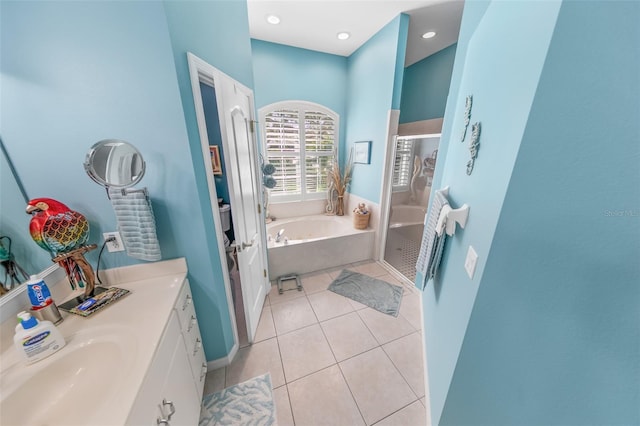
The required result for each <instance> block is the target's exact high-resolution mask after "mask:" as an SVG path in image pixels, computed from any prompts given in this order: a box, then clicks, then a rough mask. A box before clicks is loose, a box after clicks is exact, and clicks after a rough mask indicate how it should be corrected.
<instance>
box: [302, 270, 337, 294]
mask: <svg viewBox="0 0 640 426" xmlns="http://www.w3.org/2000/svg"><path fill="white" fill-rule="evenodd" d="M300 279H301V280H302V288H304V291H305V292H306V293H307V295H309V294H313V293H317V292H319V291H324V290H326V289H327V287H329V284H331V282H332V281H333V278H331V275H329V274H328V273H326V272H319V273H314V274H309V275H303V276H302V277H301V278H300Z"/></svg>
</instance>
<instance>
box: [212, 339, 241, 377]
mask: <svg viewBox="0 0 640 426" xmlns="http://www.w3.org/2000/svg"><path fill="white" fill-rule="evenodd" d="M238 346H239V345H238V342H236V343H235V344H234V345H233V347H232V348H231V350H230V351H229V353H228V354H227V356H223V357H222V358H218V359H214V360H213V361H209V362H207V372H209V371H213V370H217V369H218V368H222V367H226V366H227V365H229V364H231V361H233V358H235V357H236V354H237V353H238Z"/></svg>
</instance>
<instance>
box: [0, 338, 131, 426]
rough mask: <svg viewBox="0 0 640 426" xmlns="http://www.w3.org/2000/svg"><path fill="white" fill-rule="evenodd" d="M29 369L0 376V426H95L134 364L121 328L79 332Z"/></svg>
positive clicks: (14, 369) (24, 367) (17, 366)
mask: <svg viewBox="0 0 640 426" xmlns="http://www.w3.org/2000/svg"><path fill="white" fill-rule="evenodd" d="M66 340H67V345H66V346H65V347H64V348H62V349H61V350H59V351H58V352H56V353H55V354H53V355H51V356H49V357H48V358H46V359H44V360H41V361H39V362H37V363H35V364H32V365H24V364H20V363H18V364H15V365H13V366H12V367H10V368H9V369H7V371H5V372H3V374H2V400H1V402H0V423H1V424H2V425H34V426H35V425H87V424H91V425H94V424H95V425H97V424H100V415H99V414H100V411H101V410H104V409H108V405H109V403H110V402H111V399H112V398H113V397H114V395H117V391H118V386H119V385H120V384H121V383H122V381H123V379H124V378H126V376H127V374H128V372H129V371H130V368H131V367H132V365H131V364H132V361H131V360H132V359H134V358H135V356H134V355H135V350H136V346H135V339H134V337H133V336H132V335H131V334H130V333H129V332H128V331H127V330H126V329H124V328H122V327H102V328H93V329H88V330H83V331H81V332H79V333H76V334H73V335H71V336H68V337H66Z"/></svg>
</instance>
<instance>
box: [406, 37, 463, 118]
mask: <svg viewBox="0 0 640 426" xmlns="http://www.w3.org/2000/svg"><path fill="white" fill-rule="evenodd" d="M456 47H457V44H453V45H451V46H449V47H446V48H444V49H442V50H441V51H439V52H436V53H434V54H433V55H431V56H428V57H426V58H424V59H423V60H421V61H419V62H416V63H415V64H413V65H410V66H408V67H407V68H405V69H404V81H403V84H402V102H401V106H400V123H411V122H413V121H420V120H430V119H432V118H440V117H444V111H445V106H446V105H447V96H448V95H449V87H450V86H451V75H452V72H453V61H454V59H455V56H456Z"/></svg>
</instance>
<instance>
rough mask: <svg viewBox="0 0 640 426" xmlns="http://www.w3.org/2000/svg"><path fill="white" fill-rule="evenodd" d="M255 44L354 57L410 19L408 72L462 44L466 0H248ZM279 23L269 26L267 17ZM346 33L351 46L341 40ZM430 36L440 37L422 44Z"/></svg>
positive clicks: (251, 32) (347, 41)
mask: <svg viewBox="0 0 640 426" xmlns="http://www.w3.org/2000/svg"><path fill="white" fill-rule="evenodd" d="M247 4H248V10H249V30H250V34H251V37H252V38H255V39H258V40H265V41H270V42H273V43H279V44H285V45H289V46H294V47H301V48H304V49H310V50H316V51H319V52H325V53H331V54H334V55H341V56H349V55H351V54H352V53H353V52H355V51H356V50H357V49H358V48H359V47H360V46H361V45H362V44H364V43H365V42H366V41H367V40H369V38H371V36H373V35H374V34H375V33H377V32H378V31H379V30H380V29H382V27H384V26H385V25H386V24H387V23H389V22H390V21H391V20H392V19H393V18H395V17H396V16H397V15H398V14H399V13H403V12H404V13H406V14H408V15H409V16H410V21H409V39H408V42H407V54H406V58H405V59H406V60H405V66H409V65H412V64H414V63H415V62H418V61H420V60H422V59H424V58H426V57H427V56H429V55H431V54H433V53H436V52H438V51H439V50H441V49H444V48H445V47H448V46H450V45H452V44H453V43H455V42H456V41H457V40H458V32H459V30H460V20H461V18H462V8H463V5H464V2H463V1H462V0H421V1H404V0H280V1H273V0H248V1H247ZM269 15H276V16H278V17H279V18H280V23H279V24H278V25H273V24H269V23H268V22H267V19H266V18H267V16H269ZM342 31H346V32H348V33H349V34H350V35H351V36H350V37H349V39H348V40H338V38H337V34H338V33H339V32H342ZM427 31H435V32H436V36H435V37H433V38H431V39H426V40H425V39H423V38H422V37H421V36H422V34H424V33H425V32H427Z"/></svg>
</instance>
